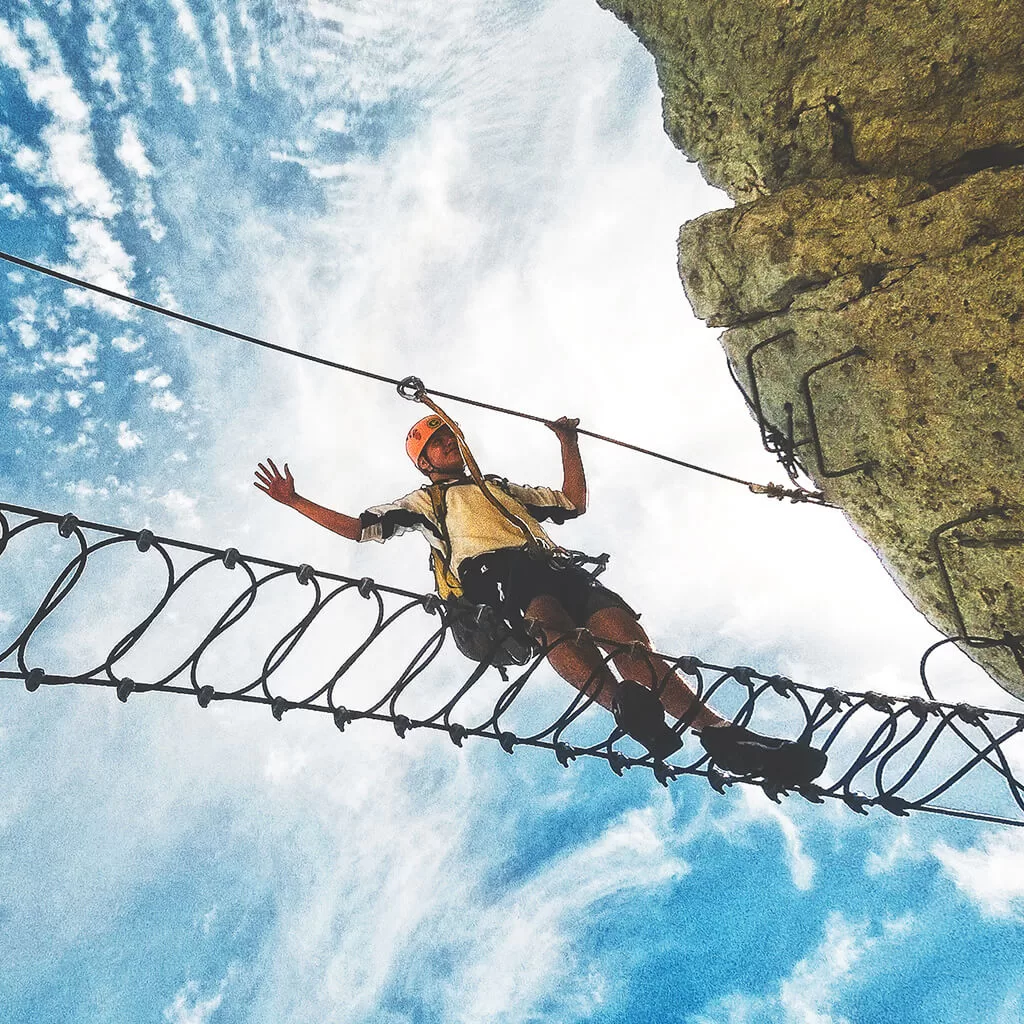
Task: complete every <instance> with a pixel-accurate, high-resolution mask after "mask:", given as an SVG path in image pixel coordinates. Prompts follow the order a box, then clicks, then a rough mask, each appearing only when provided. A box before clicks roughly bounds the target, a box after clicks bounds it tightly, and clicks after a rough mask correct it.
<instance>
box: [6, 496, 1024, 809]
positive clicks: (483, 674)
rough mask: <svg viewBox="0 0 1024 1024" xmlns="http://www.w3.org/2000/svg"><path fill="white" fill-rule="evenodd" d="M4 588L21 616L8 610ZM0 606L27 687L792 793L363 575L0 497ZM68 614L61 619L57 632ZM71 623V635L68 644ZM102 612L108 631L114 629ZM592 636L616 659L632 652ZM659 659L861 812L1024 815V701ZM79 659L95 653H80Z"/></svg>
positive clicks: (820, 793)
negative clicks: (796, 749)
mask: <svg viewBox="0 0 1024 1024" xmlns="http://www.w3.org/2000/svg"><path fill="white" fill-rule="evenodd" d="M105 563H112V564H105ZM97 570H98V573H99V574H100V575H97ZM111 570H112V571H111ZM140 592H142V593H141V594H140ZM300 598H301V601H300V603H301V609H300V610H296V608H297V605H296V602H297V601H298V600H299V599H300ZM76 600H78V602H79V603H82V602H83V601H84V602H85V607H84V609H83V610H82V611H83V612H84V614H85V615H86V616H88V619H87V625H88V629H87V630H83V629H82V625H81V624H82V621H83V620H82V618H81V614H79V616H78V617H77V618H75V617H70V618H69V616H68V610H69V609H73V608H74V607H75V602H76ZM4 602H6V607H4ZM12 604H13V605H21V606H24V608H25V611H24V613H23V614H21V615H20V616H19V614H18V613H17V612H15V614H13V615H12V613H11V607H12ZM206 606H209V607H208V608H207V607H206ZM0 611H3V612H4V613H5V614H3V615H0V644H6V646H4V647H2V649H0V679H8V680H13V681H20V682H21V683H23V685H24V686H25V688H26V689H27V690H28V691H29V692H34V691H37V690H39V689H40V687H43V686H47V687H49V686H62V685H84V686H102V687H109V688H111V689H113V690H114V691H115V693H116V695H117V697H118V698H119V699H120V700H121V701H124V702H127V701H128V700H129V699H130V698H133V697H134V695H137V694H142V693H148V692H161V693H175V694H183V695H188V696H191V697H192V698H193V699H195V700H196V701H197V702H198V704H199V705H200V707H203V708H206V707H208V706H209V705H210V704H211V703H212V702H214V701H239V702H246V703H252V704H261V705H266V706H267V708H268V709H269V710H270V712H271V713H272V714H273V715H274V717H275V718H277V719H279V720H280V719H281V718H282V717H283V716H284V715H285V714H286V713H290V712H291V711H293V710H299V709H302V710H305V711H314V712H319V713H321V714H324V715H329V716H331V718H332V719H333V722H334V724H335V725H336V726H337V728H338V729H339V730H342V731H344V730H345V729H347V728H349V727H350V726H352V725H353V724H354V723H358V722H361V721H364V720H365V721H374V722H384V723H388V724H390V725H391V726H392V728H393V729H394V730H395V732H396V733H397V734H398V736H400V737H404V736H406V734H407V733H409V732H410V731H411V730H414V729H426V730H434V731H436V732H443V733H446V734H447V736H448V737H449V738H450V739H451V740H452V742H453V743H455V744H456V745H458V746H461V745H462V743H463V742H464V740H466V739H467V738H470V737H482V738H486V739H490V740H494V741H496V742H497V743H499V744H500V746H501V747H502V748H503V749H504V750H505V751H507V752H508V753H512V752H513V751H514V749H515V748H516V747H517V746H530V747H539V748H543V749H546V750H550V751H552V752H553V753H554V754H555V756H556V757H557V759H558V760H559V762H560V763H561V764H562V765H563V766H566V767H568V765H569V764H570V762H571V761H572V760H574V759H576V758H582V757H591V758H598V759H602V760H604V761H605V762H607V764H608V765H609V767H610V768H611V769H612V770H613V771H614V772H616V773H617V774H619V775H621V774H622V773H623V772H624V771H625V770H626V769H631V768H642V769H646V770H650V771H652V772H653V773H654V775H655V776H656V778H657V779H658V781H659V782H661V783H663V784H665V785H668V784H669V783H670V782H671V781H672V780H674V779H676V778H678V777H680V776H684V775H696V776H702V777H704V778H705V779H706V780H707V781H708V782H709V783H710V785H711V786H713V787H714V788H715V789H717V790H718V791H719V792H724V791H725V788H726V787H727V786H731V785H734V784H737V783H744V784H750V785H758V786H760V787H762V788H763V789H764V790H765V791H766V792H767V793H768V795H769V796H770V797H771V798H772V799H774V800H779V799H781V797H782V796H783V795H786V793H785V791H780V790H777V789H774V788H773V787H772V785H771V784H770V783H769V782H765V781H763V780H762V781H758V780H755V779H752V778H749V777H740V776H735V775H731V774H727V773H724V772H722V771H720V770H719V769H718V768H717V767H716V766H715V765H714V763H713V762H712V761H711V760H710V758H709V757H708V755H707V754H706V753H705V752H704V750H703V749H702V748H701V747H700V745H699V744H698V743H697V742H696V741H695V740H694V739H693V738H692V736H691V735H689V734H688V735H687V737H686V743H685V744H684V746H683V748H682V749H681V750H680V752H679V755H680V760H679V763H664V762H661V761H658V760H656V759H655V758H653V757H652V756H651V755H650V754H648V753H647V752H646V751H645V750H643V748H642V747H640V746H639V744H637V743H635V741H633V740H631V739H630V738H629V737H628V736H625V735H624V734H623V732H622V730H621V729H619V728H617V727H614V722H613V720H612V718H611V716H610V715H608V713H607V712H605V711H604V710H603V709H602V708H601V707H600V706H599V705H597V704H596V702H595V694H594V693H593V692H588V691H583V692H578V691H574V690H571V688H569V687H568V686H567V684H565V683H563V682H562V681H561V680H557V681H555V680H554V679H552V678H551V674H550V673H546V672H538V669H539V668H540V666H541V665H542V664H543V663H544V652H543V651H541V652H540V653H538V654H536V655H535V656H534V657H533V658H532V659H531V660H530V661H529V662H528V663H527V664H525V665H522V666H519V667H515V666H513V672H512V678H510V679H504V678H501V679H499V677H498V674H497V672H495V671H488V666H487V665H486V663H483V664H480V665H476V666H473V665H472V663H469V662H467V661H466V660H465V659H463V658H461V657H460V656H459V655H458V654H457V653H456V652H455V651H454V644H453V643H452V642H451V641H450V639H449V638H450V633H451V621H450V613H449V611H448V609H447V607H446V606H445V605H444V603H443V602H441V601H439V600H438V598H437V597H436V596H435V595H433V594H429V595H424V594H418V593H415V592H411V591H406V590H401V589H398V588H394V587H388V586H384V585H382V584H379V583H377V582H375V581H374V580H372V579H370V578H368V577H367V578H364V579H354V578H349V577H346V576H341V575H337V574H334V573H329V572H322V571H319V570H315V569H313V567H312V566H310V565H299V566H296V565H289V564H285V563H281V562H276V561H272V560H269V559H265V558H260V557H256V556H252V555H243V554H241V553H239V551H238V550H237V549H235V548H228V549H226V550H218V549H215V548H209V547H204V546H202V545H197V544H191V543H187V542H184V541H179V540H173V539H170V538H166V537H158V536H155V535H154V534H153V533H152V532H151V531H149V530H141V531H132V530H125V529H121V528H118V527H114V526H106V525H103V524H99V523H91V522H84V521H81V520H79V519H78V518H77V517H75V516H74V515H71V514H64V515H62V514H55V513H51V512H45V511H40V510H38V509H32V508H25V507H21V506H18V505H12V504H7V503H2V502H0ZM62 616H63V617H64V618H69V621H68V622H67V624H66V625H67V627H68V628H67V629H66V630H64V631H62V628H61V627H62V625H63V624H62V622H61V619H62ZM282 620H284V624H282ZM72 625H74V626H75V627H77V630H78V632H77V633H76V634H75V636H74V643H73V644H70V645H69V644H68V643H67V641H68V635H67V634H68V632H70V630H71V627H72ZM104 628H106V629H107V630H108V632H109V631H110V630H113V633H112V634H111V636H109V637H104V636H102V632H103V630H104ZM595 639H596V640H598V641H599V643H600V644H601V646H602V647H603V648H604V649H605V650H606V652H607V654H606V661H608V660H610V659H611V658H612V656H613V655H614V654H615V653H617V652H618V651H619V650H621V649H622V648H621V646H620V645H616V644H614V643H612V642H610V641H604V640H602V639H601V638H595ZM957 639H963V640H967V641H969V640H971V639H975V638H966V637H964V638H947V639H946V640H943V641H940V642H939V643H937V644H934V645H933V646H932V647H931V648H930V649H929V651H928V652H926V654H925V656H924V658H923V659H922V662H921V679H922V683H923V684H924V688H925V692H926V693H927V694H928V695H929V698H930V696H931V689H930V687H929V686H928V681H927V664H928V660H929V658H930V656H931V655H932V654H933V653H934V652H935V651H936V650H937V649H938V648H939V647H940V646H942V645H943V644H945V643H950V642H953V641H955V640H957ZM549 649H550V648H549ZM410 652H411V656H410ZM660 657H662V658H664V659H665V660H666V661H667V662H669V663H670V664H671V666H672V667H673V669H674V670H677V671H680V672H682V673H684V674H685V676H686V677H687V679H688V681H689V683H690V685H691V687H692V688H693V690H694V691H695V692H696V693H697V695H698V697H700V698H701V699H702V700H704V701H706V702H707V703H708V704H710V705H711V706H713V707H715V708H716V709H717V710H719V711H720V712H722V713H728V714H729V715H731V717H732V718H733V720H734V721H736V722H738V723H739V724H742V725H751V726H753V727H754V728H757V729H759V730H761V731H765V732H774V733H775V734H776V735H785V736H789V737H794V738H795V737H797V736H800V737H801V738H804V739H807V740H808V741H810V742H811V743H813V744H814V745H815V746H818V747H821V748H822V749H824V750H825V751H826V752H827V753H828V755H829V766H828V768H827V769H826V772H825V774H824V775H823V776H822V778H820V779H819V780H818V781H817V782H816V783H815V784H812V785H807V786H803V787H800V788H799V789H796V790H794V791H792V792H793V793H795V794H799V795H800V796H801V797H803V798H805V799H807V800H809V801H812V802H814V803H824V802H825V801H834V802H836V803H842V804H845V806H846V807H848V808H849V809H851V810H853V811H855V812H857V813H860V814H868V813H869V811H870V810H871V809H872V808H879V809H881V810H884V811H886V812H888V813H890V814H894V815H900V816H903V815H907V814H909V813H910V812H912V811H926V812H931V813H936V814H943V815H949V816H953V817H958V818H966V819H973V820H977V821H983V822H992V823H999V824H1005V825H1018V826H1019V825H1024V786H1022V783H1021V782H1020V781H1018V780H1017V778H1016V776H1015V767H1014V766H1015V764H1018V763H1024V739H1022V738H1021V733H1022V732H1024V715H1019V714H1015V713H1013V712H1009V711H1004V710H994V709H987V708H977V707H973V706H970V705H967V704H949V703H944V702H941V701H936V700H932V699H926V698H925V697H919V696H913V697H905V698H903V697H889V696H885V695H883V694H879V693H873V692H868V693H850V692H843V691H840V690H838V689H836V688H834V687H816V686H810V685H806V684H802V683H801V684H797V683H794V682H793V681H792V680H790V679H788V678H786V677H784V676H780V675H764V674H762V673H760V672H757V671H755V670H754V669H752V668H748V667H744V666H739V667H725V666H720V665H713V664H709V663H708V662H705V661H702V660H700V659H699V658H696V657H693V656H686V657H675V656H671V655H660ZM83 658H88V659H90V660H91V661H92V662H93V663H88V664H85V665H83V664H82V660H83ZM72 662H75V663H74V664H72ZM161 662H162V664H161ZM246 666H248V667H246ZM467 666H469V667H470V668H471V669H472V670H471V671H470V670H469V669H468V668H467ZM232 676H237V677H238V678H235V679H231V678H230V677H232ZM592 689H593V687H591V690H592ZM527 691H529V692H527ZM567 694H568V695H569V697H571V699H568V703H566V700H567ZM947 802H953V803H954V804H955V806H949V805H948V804H947Z"/></svg>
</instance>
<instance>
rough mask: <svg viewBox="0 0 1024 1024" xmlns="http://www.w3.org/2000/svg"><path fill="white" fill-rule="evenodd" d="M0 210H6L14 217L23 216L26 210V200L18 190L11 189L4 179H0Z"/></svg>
mask: <svg viewBox="0 0 1024 1024" xmlns="http://www.w3.org/2000/svg"><path fill="white" fill-rule="evenodd" d="M0 210H6V211H7V213H8V215H9V216H11V217H14V218H18V217H24V216H25V214H26V213H27V212H28V202H27V201H26V199H25V197H24V196H23V195H22V194H21V193H20V192H13V191H11V187H10V186H9V185H8V184H7V182H5V181H0Z"/></svg>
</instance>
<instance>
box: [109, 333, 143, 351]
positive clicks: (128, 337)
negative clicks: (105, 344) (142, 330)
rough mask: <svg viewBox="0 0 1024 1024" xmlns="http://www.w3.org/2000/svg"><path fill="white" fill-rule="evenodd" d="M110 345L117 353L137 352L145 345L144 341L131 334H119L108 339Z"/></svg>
mask: <svg viewBox="0 0 1024 1024" xmlns="http://www.w3.org/2000/svg"><path fill="white" fill-rule="evenodd" d="M110 344H111V345H112V346H113V347H114V348H116V349H117V350H118V351H119V352H137V351H138V350H139V349H140V348H142V346H143V345H145V344H146V339H145V338H143V337H141V336H139V337H135V336H134V335H132V334H119V335H118V336H117V337H116V338H111V339H110Z"/></svg>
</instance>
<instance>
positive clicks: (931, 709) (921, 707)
mask: <svg viewBox="0 0 1024 1024" xmlns="http://www.w3.org/2000/svg"><path fill="white" fill-rule="evenodd" d="M907 707H908V708H910V710H911V712H912V713H913V714H914V715H916V716H917V717H918V718H927V717H928V716H929V715H930V714H936V715H938V714H941V712H942V708H940V707H939V705H938V704H936V703H935V701H932V700H925V699H924V697H908V698H907Z"/></svg>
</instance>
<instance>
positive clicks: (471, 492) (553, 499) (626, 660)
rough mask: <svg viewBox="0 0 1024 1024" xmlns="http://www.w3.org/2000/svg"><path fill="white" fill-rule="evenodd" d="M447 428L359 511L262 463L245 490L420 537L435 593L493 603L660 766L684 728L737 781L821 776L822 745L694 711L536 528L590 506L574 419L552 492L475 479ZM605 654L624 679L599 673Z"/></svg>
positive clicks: (610, 595) (433, 425) (615, 601)
mask: <svg viewBox="0 0 1024 1024" xmlns="http://www.w3.org/2000/svg"><path fill="white" fill-rule="evenodd" d="M449 423H450V421H448V420H447V418H446V417H442V416H438V415H436V414H435V415H431V416H426V417H424V418H423V419H421V420H420V421H419V422H417V423H416V424H414V425H413V427H412V429H411V430H410V431H409V434H408V437H407V438H406V452H407V453H408V455H409V458H410V459H411V460H412V462H413V463H414V464H415V466H416V467H417V469H419V471H420V472H421V473H423V474H424V476H426V477H427V478H428V479H429V481H430V483H429V484H425V485H423V486H422V487H419V488H417V489H416V490H414V491H412V492H411V493H410V494H407V495H405V496H404V497H401V498H398V499H397V500H395V501H393V502H390V503H388V504H384V505H377V506H374V507H372V508H369V509H367V510H366V511H365V512H363V513H362V514H361V515H359V516H358V517H356V516H348V515H344V514H343V513H341V512H336V511H334V510H332V509H329V508H325V507H324V506H323V505H318V504H316V502H313V501H311V500H310V499H308V498H305V497H303V496H302V495H300V494H298V493H297V491H296V490H295V481H294V479H293V477H292V474H291V471H290V470H289V468H288V464H287V463H285V464H284V473H283V474H282V473H281V472H280V471H279V470H278V468H277V466H276V465H275V464H274V462H273V461H272V460H271V459H269V458H268V459H267V460H266V464H264V463H262V462H261V463H259V467H258V469H257V470H256V480H255V481H254V483H255V486H256V487H257V488H258V489H259V490H261V491H263V492H264V493H265V494H268V495H269V496H270V497H271V498H273V499H274V500H275V501H279V502H281V503H282V504H284V505H287V506H288V507H289V508H293V509H295V510H296V511H297V512H300V513H302V515H304V516H306V517H307V518H309V519H311V520H313V522H315V523H319V524H320V525H321V526H323V527H326V528H327V529H328V530H331V531H333V532H334V533H337V534H340V535H341V536H342V537H347V538H348V539H349V540H354V541H371V540H375V541H386V540H389V539H390V538H391V537H395V536H398V535H399V534H402V533H405V532H408V531H410V530H416V531H418V532H420V533H422V534H423V535H424V536H425V537H426V539H427V540H428V541H429V543H430V545H431V548H432V554H433V558H434V568H435V576H436V578H437V580H438V583H439V585H440V584H441V583H442V582H443V581H444V580H447V581H448V583H449V584H450V586H451V587H454V588H456V590H455V592H456V593H458V591H459V590H461V592H462V596H463V597H464V598H465V599H466V600H468V601H469V602H472V603H473V604H476V605H485V606H488V607H489V608H491V609H493V610H494V612H495V613H497V616H498V617H499V618H500V619H502V620H504V622H505V623H507V625H508V627H509V628H510V629H511V630H512V632H513V633H514V634H519V635H521V636H523V637H524V638H527V637H530V638H533V639H540V640H541V641H542V647H543V650H544V651H545V653H546V656H547V659H548V661H549V662H550V664H551V665H552V667H553V668H554V669H555V671H556V672H558V674H559V675H560V676H562V677H563V678H564V679H565V680H567V681H568V682H569V683H571V684H572V685H573V686H574V687H576V688H577V689H579V690H581V691H583V692H584V693H585V694H586V695H587V696H589V697H591V698H592V699H593V700H594V701H596V702H597V703H599V704H601V705H602V706H603V707H605V708H607V709H608V710H609V711H611V712H612V713H613V714H614V716H615V719H616V722H617V723H618V725H619V727H620V728H622V729H623V731H624V732H626V733H628V734H629V735H631V736H633V737H634V738H635V739H637V740H638V741H639V742H640V743H642V744H643V745H644V746H645V747H646V748H647V749H648V750H649V751H650V752H651V753H652V754H653V755H654V756H655V758H657V759H659V760H661V759H664V758H665V757H667V756H668V755H669V754H671V753H672V752H674V751H675V750H677V749H678V748H679V746H680V745H681V742H682V741H681V739H680V738H679V732H680V731H681V729H682V727H684V726H688V727H689V728H690V729H692V730H693V731H694V732H695V733H697V734H698V736H699V738H700V742H701V744H702V745H703V746H704V748H705V750H707V751H708V752H709V753H710V754H711V756H712V758H713V759H714V761H715V762H716V763H717V764H718V765H719V766H720V767H722V768H725V769H726V770H727V771H730V772H733V773H735V774H740V775H755V776H760V777H763V778H765V779H766V780H770V781H773V782H774V783H776V784H778V785H789V786H794V785H801V784H804V783H807V782H810V781H811V780H812V779H814V778H816V777H817V776H818V775H820V774H821V772H822V770H823V769H824V767H825V763H826V756H825V754H824V753H823V752H822V751H819V750H816V749H815V748H813V747H810V746H808V745H807V744H805V743H800V742H793V741H788V740H780V739H775V738H772V737H768V736H761V735H759V734H757V733H754V732H751V731H750V730H748V729H746V728H744V727H742V726H738V725H733V724H732V723H730V722H728V721H727V720H726V719H724V718H722V717H721V716H720V715H719V714H717V713H716V712H715V711H714V710H712V709H711V708H710V707H707V706H705V705H704V704H702V703H701V702H700V701H699V700H698V699H697V697H696V695H695V694H694V691H693V690H692V689H691V688H690V686H689V685H688V684H687V682H686V680H685V678H684V676H683V675H682V673H680V672H679V671H678V670H676V669H674V668H673V666H672V665H670V664H668V663H667V662H666V661H665V660H664V659H663V658H661V657H660V656H659V655H657V654H656V653H654V652H653V651H652V649H651V644H650V640H649V639H648V637H647V634H646V633H645V632H644V630H643V629H642V628H641V626H640V624H639V622H638V621H637V619H638V615H637V613H636V612H635V611H634V610H633V609H632V608H631V607H630V606H629V605H628V604H627V603H626V602H625V601H624V600H623V599H622V598H621V597H620V596H619V595H618V594H616V593H615V592H614V591H612V590H609V589H608V588H606V587H604V586H602V585H601V584H600V583H598V582H597V580H596V579H595V578H594V576H593V575H591V573H588V572H587V571H586V570H585V569H583V568H582V567H581V566H580V565H578V564H573V563H572V562H571V561H570V562H568V563H566V561H565V560H564V558H559V554H560V553H562V552H561V549H559V548H557V547H556V545H555V544H554V543H553V542H552V541H551V539H550V538H549V537H548V535H547V533H545V531H544V529H543V527H542V526H541V525H540V524H541V522H542V521H545V520H549V521H551V522H553V523H556V524H561V523H563V522H564V521H565V520H566V519H571V518H575V517H576V516H580V515H582V514H583V513H584V512H585V511H586V509H587V483H586V476H585V474H584V470H583V461H582V458H581V456H580V450H579V444H578V438H577V433H576V428H577V426H578V425H579V420H578V419H570V418H569V417H566V416H563V417H561V418H560V419H557V420H554V421H553V422H548V423H547V426H548V427H549V428H550V429H551V430H552V431H553V432H554V434H555V436H556V437H557V438H558V440H559V443H560V445H561V450H562V470H563V480H562V486H561V488H560V489H558V490H554V489H552V488H550V487H524V486H520V485H518V484H512V483H509V482H508V481H506V480H504V479H502V478H499V477H494V476H487V477H486V478H483V477H481V476H480V474H479V471H478V470H477V469H476V466H475V462H474V461H473V459H472V455H471V453H469V450H468V447H466V446H465V439H464V438H462V437H461V431H459V436H456V433H455V430H458V426H457V424H455V425H454V426H455V430H453V428H452V426H451V425H449ZM467 455H468V456H469V462H470V472H467V458H466V456H467ZM563 554H564V553H563ZM439 589H440V586H439ZM442 596H445V594H444V593H442ZM602 647H604V649H605V650H607V651H609V652H610V655H611V660H612V661H613V662H614V664H615V667H616V669H617V670H618V671H619V673H620V674H621V676H622V679H621V680H618V679H616V678H615V676H614V674H613V673H612V671H611V670H610V668H609V667H608V663H607V659H606V658H605V657H604V656H603V655H602V653H601V648H602ZM481 660H482V659H481ZM659 698H660V700H659ZM666 710H667V711H668V712H669V714H671V715H672V716H673V717H674V718H676V719H678V720H679V724H677V726H676V728H675V729H672V728H671V727H670V726H669V725H668V723H667V722H666V721H665V711H666Z"/></svg>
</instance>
